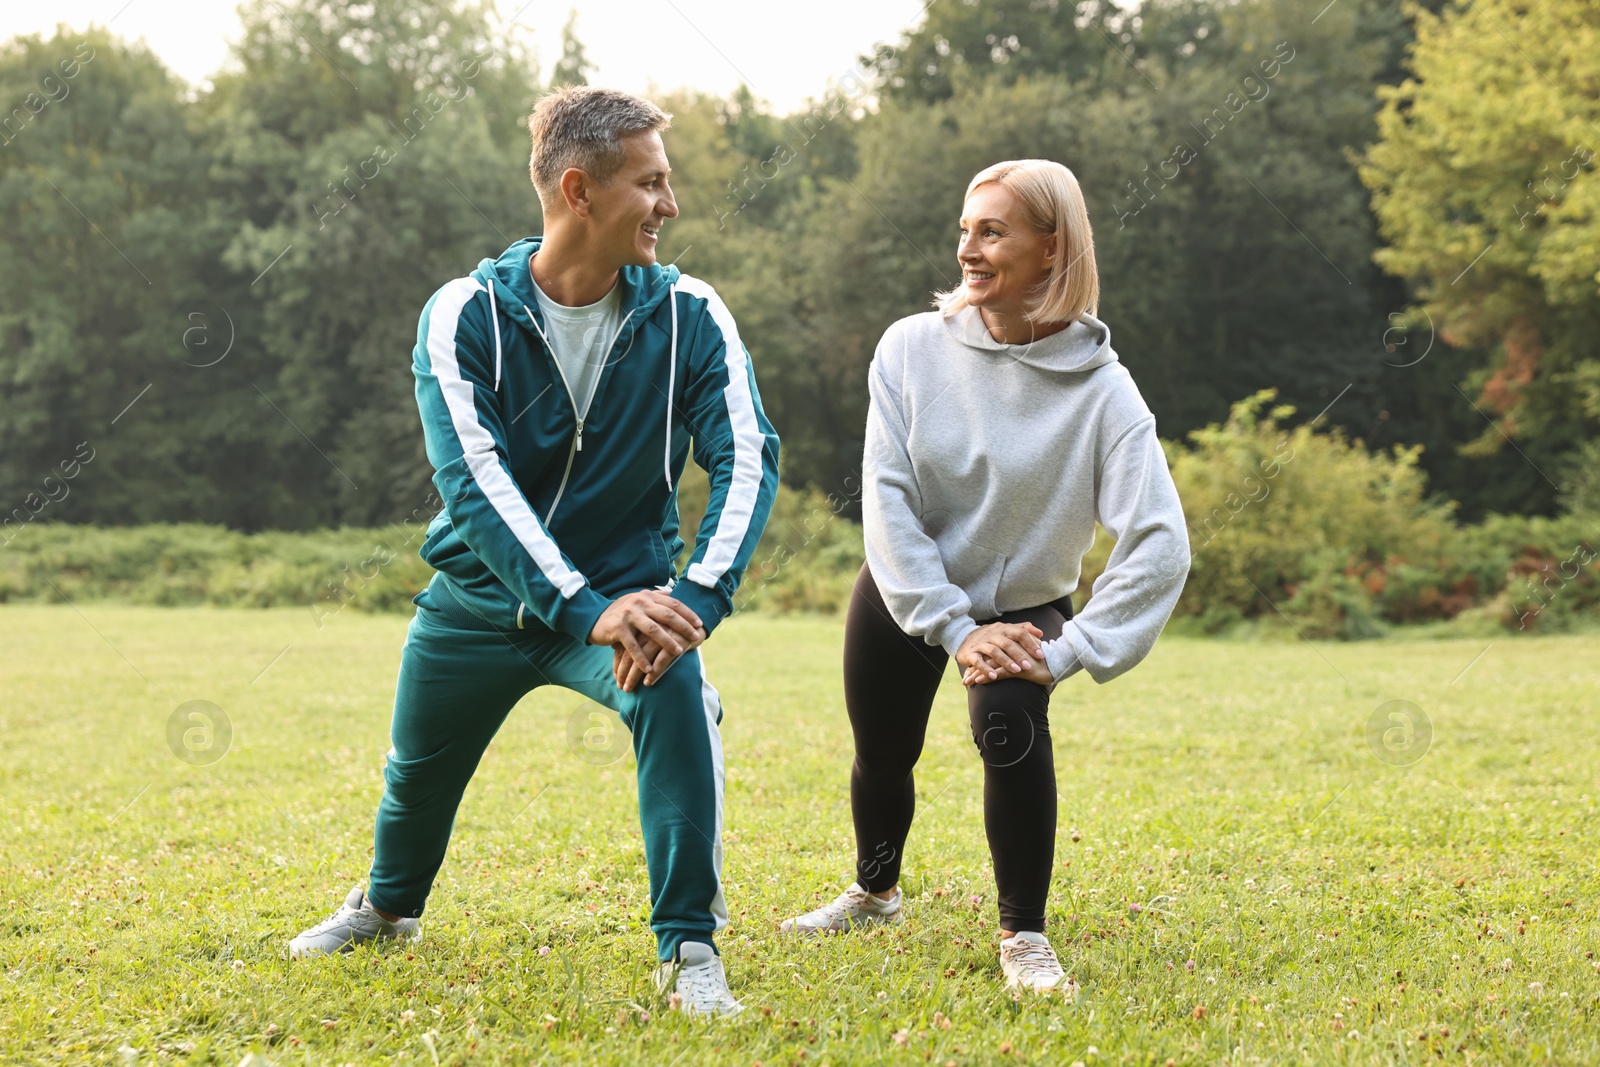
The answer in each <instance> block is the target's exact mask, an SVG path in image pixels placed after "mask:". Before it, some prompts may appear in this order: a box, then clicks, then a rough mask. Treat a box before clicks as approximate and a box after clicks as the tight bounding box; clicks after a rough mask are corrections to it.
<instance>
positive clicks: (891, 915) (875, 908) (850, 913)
mask: <svg viewBox="0 0 1600 1067" xmlns="http://www.w3.org/2000/svg"><path fill="white" fill-rule="evenodd" d="M904 896H905V894H904V893H903V892H900V893H896V894H895V895H894V899H893V900H879V899H878V898H877V897H875V896H873V895H872V894H871V893H869V892H867V891H866V890H865V889H863V888H861V883H860V882H851V883H850V888H849V889H846V890H845V891H844V892H843V893H840V894H839V895H838V896H837V897H835V898H834V900H833V903H831V904H825V905H823V906H822V907H820V908H818V909H817V910H816V911H808V912H806V913H805V914H804V915H800V916H796V917H795V918H793V919H785V920H784V922H783V932H784V933H786V934H842V933H847V932H848V931H850V930H854V929H855V928H856V927H858V926H884V925H886V924H888V923H897V922H899V921H900V900H901V898H902V897H904Z"/></svg>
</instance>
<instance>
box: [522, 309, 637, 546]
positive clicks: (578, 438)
mask: <svg viewBox="0 0 1600 1067" xmlns="http://www.w3.org/2000/svg"><path fill="white" fill-rule="evenodd" d="M522 310H523V313H524V314H526V315H527V316H528V321H529V322H532V323H533V328H534V329H535V330H538V331H539V339H540V340H541V341H543V342H544V346H545V348H547V349H549V350H550V361H551V362H552V363H554V364H555V365H556V373H557V374H558V375H560V376H561V384H562V386H563V387H564V388H565V389H566V390H567V399H568V400H569V401H571V403H572V417H573V420H574V421H575V422H576V423H577V427H576V429H575V431H574V432H573V435H572V447H571V448H570V449H568V450H567V469H566V470H564V471H562V472H561V484H560V485H559V486H557V487H556V498H555V499H554V500H552V501H551V502H550V510H549V511H547V512H545V516H544V524H545V526H549V525H550V518H551V516H553V515H555V513H556V505H557V504H559V503H561V494H563V493H565V492H566V491H567V478H568V477H569V476H570V475H571V474H572V460H573V458H574V457H575V456H576V455H577V454H578V453H579V452H582V451H583V420H584V418H585V417H586V416H587V415H588V413H589V405H590V404H593V403H594V394H595V393H596V392H598V391H599V389H600V375H599V374H597V375H595V378H594V384H593V385H591V386H589V396H588V397H587V399H586V400H585V401H584V405H583V411H584V414H583V415H579V414H578V398H577V397H576V396H573V394H572V383H571V382H569V381H567V372H566V371H564V370H562V369H561V361H560V360H559V359H556V358H555V351H556V350H555V347H554V346H553V345H551V344H550V338H548V337H546V336H545V332H544V330H542V329H540V327H539V320H538V319H536V318H534V317H533V312H531V311H529V310H528V305H527V304H523V305H522ZM637 310H639V309H638V308H629V309H628V313H627V314H626V315H624V316H623V317H622V322H620V323H619V324H618V325H617V330H616V332H615V333H613V334H612V335H611V343H610V344H608V345H607V346H606V358H607V359H610V358H611V350H612V349H613V348H615V347H616V346H617V338H618V337H621V336H622V328H623V327H624V326H626V325H628V320H629V319H631V318H633V313H634V312H635V311H637ZM601 373H602V374H603V373H605V370H604V368H601Z"/></svg>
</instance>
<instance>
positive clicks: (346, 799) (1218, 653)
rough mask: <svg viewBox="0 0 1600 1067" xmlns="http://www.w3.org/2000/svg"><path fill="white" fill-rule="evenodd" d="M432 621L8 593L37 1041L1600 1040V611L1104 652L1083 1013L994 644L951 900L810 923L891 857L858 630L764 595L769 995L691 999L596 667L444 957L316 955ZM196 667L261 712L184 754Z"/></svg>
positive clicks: (933, 791)
mask: <svg viewBox="0 0 1600 1067" xmlns="http://www.w3.org/2000/svg"><path fill="white" fill-rule="evenodd" d="M405 626H406V619H405V618H404V617H401V616H392V615H391V616H386V615H367V614H360V613H356V612H344V613H341V614H340V615H338V616H336V617H334V618H332V619H329V620H326V624H325V625H324V626H323V627H322V628H320V629H319V628H318V627H317V626H316V625H315V624H314V622H313V620H312V617H311V616H310V614H308V613H307V612H305V611H293V610H287V609H275V610H269V611H245V610H213V609H143V608H131V607H126V606H120V605H108V604H88V603H85V604H79V605H78V606H77V608H73V607H68V606H8V607H0V637H3V642H0V676H3V677H4V680H5V684H4V692H3V701H0V734H3V737H4V740H5V744H4V746H3V749H0V783H3V800H4V808H3V812H0V901H4V902H5V924H4V926H3V927H0V975H3V980H0V1061H3V1062H5V1063H37V1062H44V1063H55V1062H101V1063H112V1064H123V1065H129V1064H135V1063H141V1064H145V1063H184V1062H188V1063H203V1062H214V1063H221V1064H226V1065H229V1067H233V1065H235V1064H238V1063H239V1062H240V1061H241V1059H242V1058H244V1057H245V1056H246V1055H247V1054H249V1053H251V1052H252V1051H253V1052H256V1053H259V1054H260V1055H261V1056H263V1057H265V1060H266V1061H267V1062H270V1063H274V1064H342V1063H377V1062H380V1061H387V1060H392V1059H404V1060H407V1061H409V1062H411V1063H416V1064H422V1065H431V1064H434V1063H436V1062H437V1063H439V1064H454V1063H466V1062H470V1063H501V1062H515V1063H525V1062H540V1063H542V1062H552V1063H607V1064H609V1063H617V1064H632V1063H658V1064H685V1065H688V1064H712V1063H716V1064H722V1063H726V1064H740V1065H749V1064H752V1063H754V1062H758V1061H759V1062H761V1063H764V1064H768V1065H772V1064H798V1063H805V1064H808V1065H809V1064H817V1063H838V1064H851V1063H864V1062H886V1063H905V1064H916V1063H923V1062H932V1063H936V1064H944V1063H950V1062H954V1063H957V1064H992V1063H1001V1064H1011V1063H1019V1064H1020V1063H1039V1064H1045V1063H1048V1064H1072V1063H1074V1062H1076V1061H1082V1062H1083V1063H1085V1064H1090V1065H1094V1064H1114V1063H1129V1064H1158V1065H1159V1064H1165V1063H1168V1062H1175V1063H1180V1064H1201V1063H1205V1064H1213V1063H1221V1062H1227V1063H1230V1064H1253V1063H1301V1062H1312V1063H1372V1064H1389V1063H1414V1064H1421V1063H1452V1064H1456V1063H1472V1062H1482V1063H1494V1064H1512V1063H1559V1064H1583V1063H1597V1062H1600V1020H1597V1017H1596V1005H1597V997H1600V961H1597V960H1596V958H1595V953H1596V952H1597V951H1600V943H1597V942H1600V923H1597V921H1596V918H1595V907H1596V899H1595V894H1594V892H1593V888H1594V885H1595V860H1596V847H1595V846H1596V836H1597V835H1596V831H1597V829H1600V820H1597V818H1596V801H1595V795H1594V794H1595V793H1596V792H1600V784H1597V781H1596V778H1597V772H1600V745H1597V744H1596V740H1597V735H1600V725H1597V721H1596V716H1595V714H1594V713H1595V707H1596V703H1597V699H1596V698H1597V694H1600V638H1596V637H1592V636H1588V637H1544V638H1512V637H1502V638H1499V639H1496V640H1493V641H1490V640H1488V639H1482V640H1426V641H1422V640H1397V639H1391V640H1387V641H1381V642H1368V643H1361V644H1331V643H1319V644H1317V645H1315V646H1312V645H1308V644H1306V643H1303V642H1295V643H1243V642H1226V641H1200V640H1182V639H1167V640H1164V641H1162V642H1161V644H1160V645H1159V646H1158V647H1157V648H1156V650H1155V652H1154V653H1153V654H1152V655H1151V657H1150V658H1149V660H1148V661H1147V662H1146V663H1145V664H1144V665H1143V666H1142V667H1140V668H1138V669H1136V670H1135V671H1133V672H1132V673H1131V674H1129V675H1127V676H1125V677H1123V678H1121V679H1118V680H1117V681H1115V682H1113V683H1111V684H1108V685H1104V686H1097V685H1095V684H1093V683H1092V682H1091V681H1090V680H1089V679H1088V678H1087V677H1084V676H1082V675H1080V676H1078V677H1075V678H1073V679H1071V680H1070V681H1069V682H1068V683H1066V684H1065V685H1063V686H1062V687H1061V688H1060V689H1059V690H1058V691H1057V693H1056V697H1055V708H1054V727H1053V729H1054V743H1055V751H1056V758H1057V768H1058V776H1059V789H1060V832H1059V836H1058V847H1057V864H1058V866H1057V875H1056V880H1055V885H1054V891H1053V898H1052V904H1051V914H1050V921H1051V933H1052V936H1053V939H1054V942H1055V944H1056V946H1057V948H1058V950H1060V952H1061V954H1062V956H1063V958H1064V960H1065V962H1066V963H1067V965H1068V967H1069V969H1070V971H1071V972H1072V973H1073V974H1074V975H1075V976H1076V978H1077V980H1078V981H1079V982H1080V983H1081V984H1082V986H1083V987H1084V995H1083V997H1082V999H1081V1000H1079V1001H1078V1002H1077V1003H1076V1004H1068V1003H1063V1002H1061V1001H1059V1000H1050V999H1034V998H1029V999H1026V1000H1021V1001H1018V1000H1014V999H1013V998H1012V997H1011V996H1009V995H1007V994H1006V993H1005V992H1004V991H1003V990H1002V989H1001V986H1000V981H999V978H998V966H997V961H996V953H995V946H994V942H995V921H994V919H995V916H994V885H993V880H992V877H991V873H990V870H989V860H988V854H987V849H986V846H985V843H984V838H983V830H982V774H983V766H982V763H981V762H980V760H979V759H978V757H977V754H976V752H975V750H974V748H973V745H972V741H971V737H970V734H969V731H968V727H967V725H966V715H965V710H964V702H963V700H962V696H961V691H960V687H959V685H958V684H957V683H956V679H955V677H954V673H953V672H952V674H951V676H950V677H949V678H947V679H946V685H945V688H944V689H943V690H942V691H941V693H940V698H939V703H938V706H937V708H936V709H935V714H934V721H933V724H932V726H931V727H930V731H929V742H928V747H927V751H926V753H925V755H924V757H923V761H922V764H921V766H920V767H919V771H918V784H917V791H918V797H919V810H918V815H917V822H916V826H915V829H914V831H913V836H912V839H911V841H910V842H909V845H908V856H907V868H906V874H905V888H906V891H907V914H908V921H907V922H906V923H904V924H902V925H901V926H900V927H898V928H896V929H893V930H886V931H872V932H868V933H864V934H860V935H855V936H851V937H848V938H832V939H827V940H818V941H795V940H790V939H786V938H784V937H782V936H781V935H780V934H779V933H778V931H777V923H778V921H779V920H780V919H781V918H783V917H785V916H787V915H790V914H793V913H794V912H796V911H798V910H803V909H807V908H810V907H812V906H814V905H815V903H817V902H819V901H822V900H823V899H825V898H827V897H831V896H832V895H833V894H834V893H835V892H836V891H837V890H838V889H839V888H840V887H841V886H842V884H843V883H845V882H846V881H848V878H849V877H850V872H851V870H852V862H853V851H852V846H851V836H850V817H849V815H850V813H849V804H848V769H849V762H850V734H849V729H848V726H847V722H846V719H845V715H844V708H843V702H842V698H841V685H840V673H839V645H840V638H841V633H842V622H841V621H840V620H838V619H833V618H800V617H791V618H776V617H762V616H749V617H740V618H736V619H734V620H731V621H730V622H729V623H727V624H726V625H725V626H723V627H722V628H721V629H720V630H719V631H718V632H717V635H716V637H715V638H714V639H713V640H712V641H711V643H710V644H709V645H708V646H707V650H706V651H707V659H708V662H709V665H710V666H709V669H710V672H711V677H712V680H713V681H714V682H715V683H716V684H717V685H718V687H719V688H720V690H721V692H722V696H723V701H724V704H725V707H726V716H725V719H724V722H723V734H724V744H725V747H726V751H727V767H728V790H727V813H726V823H727V835H726V844H727V860H726V871H725V881H726V894H727V899H728V901H729V905H730V908H731V911H732V923H731V925H730V927H729V929H728V930H727V931H726V932H725V933H724V935H723V936H722V938H721V939H720V944H721V946H722V949H723V957H724V959H725V961H726V962H727V965H728V970H729V974H730V979H731V982H732V985H733V988H734V991H735V992H736V994H737V995H738V996H740V997H741V998H742V1000H743V1001H744V1003H745V1005H746V1006H747V1008H748V1009H749V1010H747V1011H746V1013H745V1014H744V1016H742V1017H741V1018H739V1019H736V1020H733V1021H720V1022H710V1023H708V1022H705V1021H702V1020H693V1019H686V1018H683V1017H681V1016H677V1015H673V1014H669V1013H666V1012H664V1011H663V1010H662V1007H663V1005H662V1003H661V1002H660V1000H659V998H658V997H657V996H656V994H655V993H654V991H653V988H652V986H651V983H650V977H651V972H652V969H653V966H654V942H653V939H652V937H651V935H650V932H649V925H648V906H647V881H646V873H645V867H644V857H643V850H642V845H641V840H640V836H639V831H638V818H637V811H636V807H635V806H636V804H637V797H636V794H635V789H634V782H633V777H632V758H631V755H628V754H627V753H625V752H624V753H623V754H621V755H620V756H619V757H618V758H617V759H616V760H615V762H609V763H608V762H606V760H608V759H610V755H611V749H610V747H609V745H610V744H611V739H608V738H607V736H606V727H605V725H604V723H605V720H603V719H602V720H591V719H590V718H589V713H590V711H591V710H593V707H594V706H593V705H586V703H585V702H584V701H583V700H582V699H581V698H579V697H578V696H576V695H575V694H571V693H568V692H566V691H562V690H548V691H539V692H536V693H534V694H532V695H530V696H529V697H528V698H526V699H525V700H524V701H523V702H522V704H521V705H520V706H519V707H518V708H517V709H516V710H515V711H514V712H513V713H512V716H511V718H510V719H509V720H508V721H507V724H506V726H505V728H504V729H503V731H502V732H501V734H500V736H499V737H498V738H497V740H496V742H495V744H494V745H493V746H492V747H491V749H490V751H489V753H488V755H487V756H486V758H485V760H484V763H483V765H482V767H481V769H480V770H479V772H478V776H477V778H476V780H475V781H474V783H473V785H472V787H471V788H470V789H469V790H468V792H467V796H466V799H465V802H464V804H463V806H462V809H461V812H460V815H459V817H458V820H457V823H456V831H455V838H454V840H453V843H452V846H451V852H450V855H449V857H448V858H447V860H446V863H445V866H444V869H443V871H442V872H441V875H440V880H439V883H438V885H437V886H436V888H435V891H434V894H433V897H432V899H431V901H430V906H429V909H428V911H427V913H426V914H425V915H424V917H423V927H424V931H425V940H424V941H423V942H422V943H421V945H419V946H417V950H416V951H414V952H409V953H408V952H406V951H403V950H401V951H389V952H376V953H373V952H368V951H365V950H363V951H361V952H359V953H357V954H356V955H354V956H352V957H345V958H339V959H325V960H313V961H289V960H287V959H285V958H284V955H283V948H284V945H285V942H286V941H287V940H288V939H289V938H290V937H291V936H292V935H293V934H294V933H296V932H297V931H298V930H299V929H300V928H301V927H303V926H306V925H309V924H310V923H312V922H314V921H317V920H319V919H321V918H323V917H324V916H325V915H326V914H327V913H328V912H330V911H331V910H332V909H333V908H334V907H335V906H336V904H337V903H338V901H339V900H340V899H341V898H342V897H343V896H344V894H345V893H346V892H347V891H348V890H349V889H350V887H351V886H352V885H355V884H358V883H362V882H363V881H364V878H365V874H366V870H367V864H368V860H369V855H370V851H371V842H372V837H371V827H372V815H373V811H374V808H375V806H376V804H377V802H378V797H379V792H380V789H381V783H382V779H381V767H382V762H383V755H384V752H385V751H386V750H387V748H388V740H387V724H388V716H389V711H390V702H391V699H392V696H393V691H394V681H395V672H396V669H397V666H398V663H399V654H400V645H401V642H402V640H403V637H404V633H405ZM190 700H207V701H211V702H214V703H215V704H216V705H217V706H219V707H220V708H222V709H223V710H224V711H225V713H226V715H227V716H228V718H229V719H230V721H231V724H232V729H233V737H232V740H231V744H230V747H229V748H228V750H227V752H226V753H225V755H223V756H222V758H221V759H219V760H217V761H216V762H214V763H210V764H201V765H191V764H189V763H186V762H183V761H181V760H180V759H178V758H177V757H176V756H175V755H174V754H173V751H172V750H171V749H170V748H169V742H168V720H169V718H170V716H171V715H172V713H173V711H174V709H176V708H178V707H179V706H180V705H182V704H184V703H185V702H187V701H190ZM1390 700H1406V701H1411V702H1414V703H1415V704H1416V705H1417V706H1419V707H1420V708H1421V709H1423V711H1424V712H1425V713H1426V715H1427V716H1428V717H1429V719H1430V720H1431V724H1432V729H1433V739H1432V743H1431V748H1429V749H1428V750H1427V751H1426V752H1425V754H1424V753H1421V745H1420V743H1418V742H1416V741H1415V739H1414V738H1413V741H1412V747H1411V748H1410V749H1404V748H1402V750H1401V751H1400V752H1399V754H1398V755H1396V754H1390V753H1388V750H1384V749H1383V747H1382V745H1381V744H1380V745H1379V746H1378V748H1377V749H1374V748H1373V747H1372V746H1371V745H1370V744H1369V741H1368V733H1367V730H1368V720H1369V717H1370V716H1371V715H1372V713H1373V711H1374V709H1376V708H1378V707H1379V706H1380V705H1382V704H1384V703H1385V702H1387V701H1390ZM596 723H599V725H596ZM1397 736H1398V735H1397ZM195 740H196V742H197V743H199V742H202V741H203V739H201V738H198V736H197V737H196V738H195ZM215 741H216V737H215V736H214V737H213V744H214V745H215ZM1400 741H1401V742H1403V741H1404V738H1403V737H1401V738H1400ZM180 747H181V745H180ZM1377 751H1384V752H1385V754H1386V755H1388V758H1389V759H1390V760H1402V759H1406V760H1409V759H1413V758H1415V757H1416V756H1418V755H1420V759H1416V762H1414V763H1411V764H1410V765H1409V766H1397V765H1393V764H1392V763H1390V762H1384V761H1382V760H1380V759H1379V758H1378V757H1377V755H1376V754H1375V752H1377ZM201 755H202V756H204V755H205V753H204V752H203V751H202V753H201ZM1135 905H1137V906H1138V910H1135V907H1134V906H1135ZM252 1062H255V1063H261V1062H262V1061H261V1060H255V1061H252Z"/></svg>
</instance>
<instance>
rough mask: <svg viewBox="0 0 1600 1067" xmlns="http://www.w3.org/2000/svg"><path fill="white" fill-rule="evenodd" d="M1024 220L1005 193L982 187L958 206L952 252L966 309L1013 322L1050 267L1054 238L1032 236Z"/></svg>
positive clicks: (998, 188) (1000, 187) (1012, 198)
mask: <svg viewBox="0 0 1600 1067" xmlns="http://www.w3.org/2000/svg"><path fill="white" fill-rule="evenodd" d="M1025 217H1026V215H1025V212H1024V209H1023V205H1022V202H1021V201H1020V200H1018V199H1017V197H1016V196H1015V195H1014V194H1013V193H1012V192H1011V190H1010V189H1007V188H1006V187H1005V186H1003V185H1001V184H999V183H998V182H986V183H984V184H983V185H980V186H978V187H977V188H976V189H974V190H973V191H972V194H971V195H970V196H968V197H967V202H966V203H965V204H964V205H963V206H962V209H961V241H960V243H959V244H958V245H957V247H956V259H957V261H958V262H959V263H960V264H961V277H962V280H963V282H965V284H966V296H967V303H968V304H970V305H972V306H973V307H976V308H982V309H983V310H984V311H986V312H989V313H992V314H995V315H1000V316H1002V317H1004V318H1006V319H1008V320H1010V319H1013V318H1014V319H1015V321H1018V322H1020V321H1021V320H1022V316H1023V312H1024V311H1025V310H1026V309H1027V307H1028V303H1029V298H1030V296H1032V295H1034V294H1035V293H1036V292H1037V288H1038V285H1039V283H1040V282H1042V281H1044V279H1045V275H1046V273H1047V272H1048V271H1049V269H1050V268H1051V267H1052V266H1054V265H1055V235H1054V234H1048V235H1047V234H1039V233H1035V232H1034V231H1033V230H1032V229H1030V228H1029V227H1028V226H1027V224H1026V222H1025V221H1024V219H1025Z"/></svg>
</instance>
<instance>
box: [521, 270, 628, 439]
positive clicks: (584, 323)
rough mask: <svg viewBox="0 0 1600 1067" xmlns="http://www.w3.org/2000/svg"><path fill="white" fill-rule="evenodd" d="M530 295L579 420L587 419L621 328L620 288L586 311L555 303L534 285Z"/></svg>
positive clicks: (613, 287) (535, 283)
mask: <svg viewBox="0 0 1600 1067" xmlns="http://www.w3.org/2000/svg"><path fill="white" fill-rule="evenodd" d="M619 280H620V279H619ZM533 291H534V295H535V296H537V297H538V300H539V312H540V314H542V315H543V316H544V332H545V336H546V337H547V338H548V339H549V341H550V349H551V352H552V353H553V354H554V355H555V357H556V363H557V364H558V365H559V366H560V367H561V373H562V374H563V375H565V376H566V379H567V385H568V387H569V388H570V389H571V390H572V403H573V406H574V407H575V408H576V409H577V412H578V418H580V419H583V418H587V417H588V415H589V401H590V400H591V399H593V394H594V388H595V385H596V384H597V383H598V382H599V381H600V371H601V370H602V369H604V367H605V365H606V356H607V355H609V354H610V349H611V339H612V338H613V337H615V336H616V334H617V327H618V326H620V325H621V324H622V290H621V287H620V286H617V285H613V286H612V287H611V291H610V292H609V293H607V294H606V295H605V296H603V297H601V298H600V299H599V300H596V301H595V302H594V303H592V304H589V305H587V306H585V307H567V306H566V305H565V304H558V303H556V302H555V301H554V300H552V299H551V298H550V296H549V295H548V294H547V293H546V292H545V291H544V290H543V289H541V288H539V283H538V282H537V281H535V282H534V283H533Z"/></svg>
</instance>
